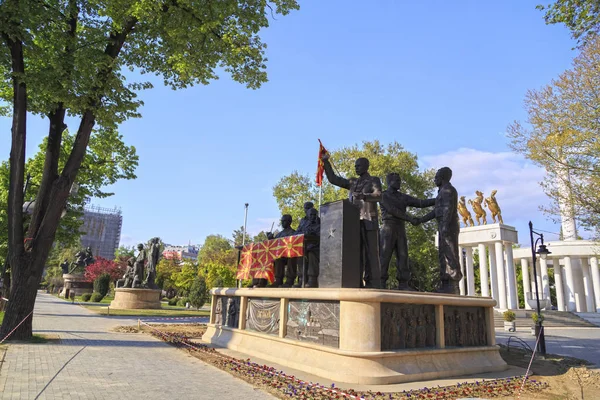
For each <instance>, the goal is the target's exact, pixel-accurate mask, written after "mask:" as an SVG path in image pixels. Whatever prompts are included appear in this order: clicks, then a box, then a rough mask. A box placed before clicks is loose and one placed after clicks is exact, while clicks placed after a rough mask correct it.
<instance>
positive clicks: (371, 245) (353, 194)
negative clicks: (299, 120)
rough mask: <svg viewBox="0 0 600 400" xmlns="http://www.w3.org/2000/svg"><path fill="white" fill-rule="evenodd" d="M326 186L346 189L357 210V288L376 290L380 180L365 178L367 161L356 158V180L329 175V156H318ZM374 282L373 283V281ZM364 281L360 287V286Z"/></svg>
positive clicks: (371, 177)
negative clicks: (358, 262)
mask: <svg viewBox="0 0 600 400" xmlns="http://www.w3.org/2000/svg"><path fill="white" fill-rule="evenodd" d="M321 160H322V161H323V169H324V170H325V175H327V180H328V181H329V183H331V184H332V185H335V186H339V187H342V188H344V189H348V191H349V192H350V193H349V199H350V201H351V202H352V203H353V204H354V205H355V206H357V207H358V208H359V209H360V250H361V251H360V269H361V287H366V288H372V287H379V284H380V282H379V272H380V268H379V220H378V218H379V215H378V214H379V213H378V211H377V202H379V200H380V199H381V180H380V179H379V178H377V177H375V176H371V175H370V174H369V160H368V159H366V158H362V157H361V158H359V159H357V160H356V162H355V163H354V170H355V172H356V174H357V175H358V178H350V179H346V178H343V177H341V176H338V175H336V174H335V173H334V172H333V168H332V166H331V163H330V162H329V154H327V153H326V154H323V155H322V156H321ZM373 278H375V279H373ZM363 280H364V284H363Z"/></svg>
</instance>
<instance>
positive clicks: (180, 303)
mask: <svg viewBox="0 0 600 400" xmlns="http://www.w3.org/2000/svg"><path fill="white" fill-rule="evenodd" d="M189 301H190V300H189V299H188V298H187V297H180V298H179V300H177V305H178V306H179V307H185V303H188V302H189Z"/></svg>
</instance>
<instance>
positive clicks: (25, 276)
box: [0, 257, 42, 340]
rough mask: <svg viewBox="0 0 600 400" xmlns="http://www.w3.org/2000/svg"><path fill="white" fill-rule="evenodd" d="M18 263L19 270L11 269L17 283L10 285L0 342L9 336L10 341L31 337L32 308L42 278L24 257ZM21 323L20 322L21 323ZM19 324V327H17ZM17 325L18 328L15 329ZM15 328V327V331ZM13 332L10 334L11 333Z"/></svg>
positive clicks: (27, 258)
mask: <svg viewBox="0 0 600 400" xmlns="http://www.w3.org/2000/svg"><path fill="white" fill-rule="evenodd" d="M21 261H22V262H21V263H19V264H20V265H19V268H14V269H13V271H14V272H13V282H19V284H18V285H12V287H11V291H10V292H11V293H10V300H9V302H8V304H7V307H6V310H5V314H4V321H3V322H2V330H1V331H0V340H1V339H3V338H4V337H6V336H7V335H8V334H10V337H9V339H10V340H26V339H29V338H31V335H32V328H33V326H32V321H33V312H32V311H33V307H34V305H35V297H36V295H37V288H38V285H39V283H40V279H41V277H42V274H41V270H42V269H39V268H37V270H38V271H39V273H36V268H32V265H31V261H32V260H30V259H29V257H25V258H24V259H22V260H21ZM23 320H24V322H22V323H21V321H23ZM19 323H21V325H19ZM17 325H18V327H17ZM15 327H17V328H16V329H15ZM13 329H15V330H14V332H12V333H11V331H12V330H13Z"/></svg>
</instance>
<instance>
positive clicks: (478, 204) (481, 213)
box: [469, 190, 487, 225]
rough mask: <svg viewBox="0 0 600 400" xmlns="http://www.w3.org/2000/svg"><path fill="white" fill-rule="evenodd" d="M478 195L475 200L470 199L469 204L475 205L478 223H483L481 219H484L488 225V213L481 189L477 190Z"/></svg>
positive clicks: (474, 209) (484, 222)
mask: <svg viewBox="0 0 600 400" xmlns="http://www.w3.org/2000/svg"><path fill="white" fill-rule="evenodd" d="M475 194H476V195H477V197H475V198H474V199H473V200H469V204H470V205H471V207H473V211H475V219H477V225H482V223H481V221H480V219H482V220H483V225H487V219H486V218H485V216H486V215H487V214H486V212H485V210H484V209H483V193H481V192H480V191H479V190H476V191H475Z"/></svg>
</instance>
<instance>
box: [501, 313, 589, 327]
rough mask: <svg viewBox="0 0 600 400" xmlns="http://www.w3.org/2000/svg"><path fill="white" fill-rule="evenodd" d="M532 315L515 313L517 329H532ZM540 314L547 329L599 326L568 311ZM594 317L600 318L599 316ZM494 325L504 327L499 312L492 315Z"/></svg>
mask: <svg viewBox="0 0 600 400" xmlns="http://www.w3.org/2000/svg"><path fill="white" fill-rule="evenodd" d="M534 313H535V311H533V310H526V311H524V310H519V312H517V319H516V320H515V322H516V326H517V327H518V328H526V327H532V326H533V320H532V319H531V316H532V315H533V314H534ZM542 314H543V315H544V326H546V327H548V328H573V327H574V328H593V327H595V326H600V325H594V324H593V323H592V322H590V321H587V320H586V319H584V318H581V317H580V316H578V315H576V314H575V313H571V312H568V311H542ZM589 314H594V313H589ZM596 315H598V316H599V317H600V314H596ZM597 321H598V319H597ZM494 325H495V326H496V328H502V327H504V319H503V317H502V313H501V312H498V311H496V312H495V313H494Z"/></svg>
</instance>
